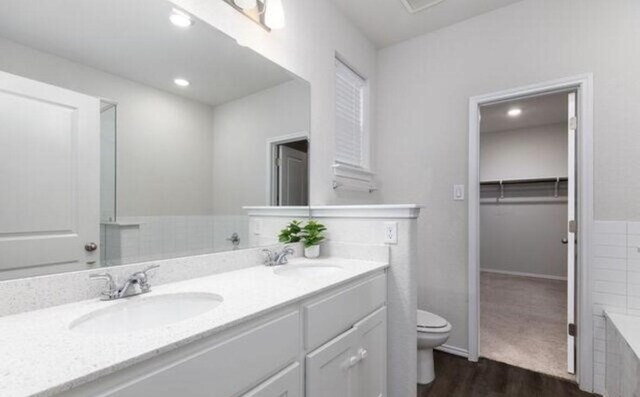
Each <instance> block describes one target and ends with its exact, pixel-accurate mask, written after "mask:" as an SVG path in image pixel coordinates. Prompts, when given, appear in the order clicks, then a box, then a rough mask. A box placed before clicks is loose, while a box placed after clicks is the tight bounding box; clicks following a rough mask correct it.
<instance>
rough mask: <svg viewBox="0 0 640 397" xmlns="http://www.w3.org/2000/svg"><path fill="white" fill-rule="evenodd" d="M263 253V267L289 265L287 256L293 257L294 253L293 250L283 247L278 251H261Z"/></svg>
mask: <svg viewBox="0 0 640 397" xmlns="http://www.w3.org/2000/svg"><path fill="white" fill-rule="evenodd" d="M262 252H263V253H264V264H265V266H280V265H286V264H287V263H289V260H288V258H287V255H293V254H294V253H295V251H294V249H293V248H291V247H289V246H288V245H285V246H284V247H282V250H280V251H271V250H270V249H267V248H265V249H263V250H262Z"/></svg>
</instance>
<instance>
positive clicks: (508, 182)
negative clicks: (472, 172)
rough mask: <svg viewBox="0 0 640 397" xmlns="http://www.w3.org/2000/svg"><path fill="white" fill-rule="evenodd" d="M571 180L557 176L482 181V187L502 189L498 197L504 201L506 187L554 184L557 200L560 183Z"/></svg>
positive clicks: (554, 194) (554, 193)
mask: <svg viewBox="0 0 640 397" xmlns="http://www.w3.org/2000/svg"><path fill="white" fill-rule="evenodd" d="M568 180H569V178H567V177H566V176H556V177H550V178H549V177H547V178H522V179H499V180H492V181H481V182H480V186H498V187H499V188H500V197H497V199H498V200H504V198H505V197H504V187H505V185H517V184H527V183H553V184H554V192H553V197H555V198H557V197H558V196H559V191H560V182H567V181H568Z"/></svg>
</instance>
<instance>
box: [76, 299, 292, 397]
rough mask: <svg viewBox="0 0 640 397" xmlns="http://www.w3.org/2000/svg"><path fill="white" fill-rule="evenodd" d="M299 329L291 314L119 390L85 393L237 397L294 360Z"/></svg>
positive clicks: (107, 396) (112, 396) (137, 396)
mask: <svg viewBox="0 0 640 397" xmlns="http://www.w3.org/2000/svg"><path fill="white" fill-rule="evenodd" d="M299 327H300V315H299V312H297V311H296V312H294V313H290V314H287V315H284V316H282V317H279V318H276V319H274V320H272V321H269V322H267V323H265V324H262V325H260V326H258V327H256V328H254V329H251V330H248V331H246V332H244V333H242V334H240V335H238V336H234V337H232V338H230V339H226V340H222V341H218V342H217V343H215V344H213V345H211V346H208V347H207V346H205V347H204V348H203V349H202V350H200V351H198V352H197V353H195V354H191V355H188V356H186V357H184V358H182V359H176V360H172V364H171V365H167V366H163V367H160V368H156V369H155V370H151V371H149V372H147V373H145V374H144V375H141V376H139V377H138V378H136V379H131V380H128V381H126V382H122V383H117V384H118V385H119V386H116V387H112V388H110V389H108V391H106V392H105V389H104V388H103V387H100V386H99V385H97V386H98V387H97V389H93V390H95V391H96V392H97V393H92V394H90V395H94V396H101V397H140V396H154V397H175V396H189V397H233V396H238V395H240V393H242V392H244V391H246V390H249V389H250V388H251V387H253V386H255V385H256V384H258V383H259V382H260V381H261V380H263V379H267V378H268V377H269V376H270V375H273V374H275V373H277V371H279V370H281V369H282V368H285V367H286V366H287V364H290V363H292V362H294V361H295V360H296V359H297V356H298V351H299V346H300V339H299V332H300V331H299ZM152 360H153V359H152ZM100 391H101V392H100ZM85 395H86V394H85ZM249 395H251V394H249ZM267 395H268V394H267Z"/></svg>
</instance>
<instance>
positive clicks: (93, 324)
mask: <svg viewBox="0 0 640 397" xmlns="http://www.w3.org/2000/svg"><path fill="white" fill-rule="evenodd" d="M222 301H223V299H222V297H221V296H220V295H216V294H209V293H175V294H163V295H155V296H137V297H133V298H128V299H127V300H124V301H123V302H122V303H118V304H115V305H113V306H109V307H105V308H103V309H98V310H95V311H93V312H91V313H88V314H85V315H84V316H82V317H80V318H78V319H76V320H74V321H73V322H72V323H71V324H70V325H69V329H71V330H72V331H77V332H82V333H88V334H89V333H90V334H113V333H123V332H135V331H139V330H144V329H149V328H156V327H162V326H165V325H169V324H174V323H177V322H180V321H184V320H187V319H190V318H194V317H197V316H199V315H202V314H204V313H207V312H209V311H211V310H213V309H215V308H216V307H217V306H219V305H220V304H221V303H222Z"/></svg>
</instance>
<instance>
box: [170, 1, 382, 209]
mask: <svg viewBox="0 0 640 397" xmlns="http://www.w3.org/2000/svg"><path fill="white" fill-rule="evenodd" d="M171 1H172V2H173V3H175V4H176V5H178V6H180V7H183V8H184V9H185V10H187V11H189V12H191V13H193V14H194V15H196V16H198V17H200V18H202V19H203V20H205V21H207V22H208V23H210V24H211V25H213V26H215V27H217V28H218V29H220V30H221V31H223V32H224V33H226V34H228V35H229V36H231V37H233V38H236V39H238V40H239V41H241V42H242V43H243V44H245V45H248V46H249V47H251V48H253V49H254V50H256V51H257V52H259V53H261V54H262V55H264V56H265V57H267V58H269V59H271V60H273V61H274V62H276V63H278V64H279V65H281V66H282V67H284V68H286V69H288V70H290V71H291V72H293V73H295V74H297V75H298V76H300V77H302V78H303V79H305V80H307V81H309V83H311V87H312V89H311V136H312V144H311V155H310V175H311V178H310V179H311V187H310V201H311V203H312V204H337V203H365V202H371V201H372V200H373V199H374V197H375V196H372V195H369V194H368V193H355V192H354V193H350V192H345V191H340V192H334V190H333V187H332V178H333V174H332V173H333V170H332V168H331V165H332V164H333V158H334V150H333V140H334V133H333V130H334V56H335V53H336V52H338V53H339V54H340V55H341V56H342V58H344V59H345V60H346V61H347V62H348V63H349V64H350V65H351V66H353V67H354V68H356V69H357V70H358V72H360V73H361V74H362V75H364V76H365V77H367V78H368V79H369V80H370V86H371V89H372V90H371V91H372V97H373V98H375V95H376V94H375V92H376V82H375V78H376V73H375V71H376V51H375V48H374V46H373V44H371V42H370V41H369V40H368V39H366V38H365V37H364V36H363V35H362V34H361V33H360V32H359V31H358V30H357V29H356V28H355V27H354V26H353V25H352V24H351V23H350V22H349V21H348V20H347V19H346V18H345V17H344V16H343V15H342V14H341V13H340V12H339V11H338V10H337V9H336V7H335V6H334V5H333V4H332V3H331V1H328V0H319V1H318V0H283V6H284V12H285V15H286V27H285V28H284V29H282V30H274V31H271V32H266V31H265V30H263V29H262V28H260V27H259V26H257V25H256V24H255V23H254V22H252V21H250V20H249V19H247V18H246V17H244V16H243V15H241V14H240V13H238V12H237V11H235V10H234V9H233V8H231V7H229V5H227V4H225V3H224V2H223V1H211V0H171ZM372 128H373V130H375V126H372ZM374 162H375V159H374ZM374 166H375V163H374Z"/></svg>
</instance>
